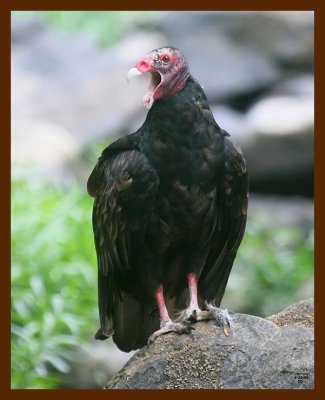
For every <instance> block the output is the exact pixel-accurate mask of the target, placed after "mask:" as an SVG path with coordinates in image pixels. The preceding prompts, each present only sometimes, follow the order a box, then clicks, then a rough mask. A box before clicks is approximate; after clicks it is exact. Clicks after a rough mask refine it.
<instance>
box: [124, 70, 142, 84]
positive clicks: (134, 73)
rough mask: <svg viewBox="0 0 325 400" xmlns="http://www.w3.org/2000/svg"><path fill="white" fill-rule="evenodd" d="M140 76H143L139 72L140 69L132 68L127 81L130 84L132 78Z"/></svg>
mask: <svg viewBox="0 0 325 400" xmlns="http://www.w3.org/2000/svg"><path fill="white" fill-rule="evenodd" d="M139 75H142V72H140V71H139V70H138V68H135V67H134V68H131V69H130V71H129V72H128V73H127V75H126V80H127V81H128V82H130V80H131V79H132V78H134V77H135V76H139Z"/></svg>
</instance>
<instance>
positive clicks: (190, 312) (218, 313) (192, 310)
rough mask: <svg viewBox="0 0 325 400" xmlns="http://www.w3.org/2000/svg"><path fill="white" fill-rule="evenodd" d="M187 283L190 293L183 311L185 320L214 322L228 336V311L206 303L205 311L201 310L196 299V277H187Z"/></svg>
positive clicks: (193, 274) (191, 274) (194, 275)
mask: <svg viewBox="0 0 325 400" xmlns="http://www.w3.org/2000/svg"><path fill="white" fill-rule="evenodd" d="M187 283H188V288H189V292H190V305H189V306H188V308H187V309H186V311H185V315H186V318H187V319H188V320H189V321H204V320H213V319H214V320H216V321H217V322H218V323H220V325H221V326H223V332H224V334H225V335H226V336H228V335H229V328H230V320H231V318H230V316H229V313H228V310H227V309H225V310H222V309H220V308H217V307H215V306H214V305H212V304H208V303H206V308H207V310H204V311H203V310H201V309H200V307H199V305H198V298H197V275H196V274H195V273H193V272H191V273H189V274H188V275H187Z"/></svg>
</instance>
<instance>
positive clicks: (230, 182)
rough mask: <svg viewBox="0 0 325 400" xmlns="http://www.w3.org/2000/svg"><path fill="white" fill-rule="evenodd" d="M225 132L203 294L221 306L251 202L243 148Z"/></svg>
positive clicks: (200, 285)
mask: <svg viewBox="0 0 325 400" xmlns="http://www.w3.org/2000/svg"><path fill="white" fill-rule="evenodd" d="M224 133H225V163H224V174H223V178H222V179H221V181H220V183H219V184H218V188H217V191H216V202H217V213H216V228H215V231H214V233H213V237H212V246H211V250H210V252H209V255H208V257H207V260H206V263H205V266H204V268H203V271H202V273H201V276H200V280H199V287H200V293H201V297H202V298H203V299H205V300H207V301H209V302H214V303H215V304H216V305H217V306H218V305H220V302H221V299H222V297H223V294H224V291H225V288H226V285H227V282H228V278H229V274H230V271H231V268H232V265H233V262H234V259H235V257H236V253H237V250H238V247H239V245H240V243H241V241H242V238H243V235H244V231H245V226H246V219H247V205H248V175H247V170H246V163H245V160H244V157H243V155H242V152H241V150H240V149H239V148H238V147H236V146H235V145H234V144H233V142H232V141H231V139H230V137H229V135H228V134H227V133H226V132H224Z"/></svg>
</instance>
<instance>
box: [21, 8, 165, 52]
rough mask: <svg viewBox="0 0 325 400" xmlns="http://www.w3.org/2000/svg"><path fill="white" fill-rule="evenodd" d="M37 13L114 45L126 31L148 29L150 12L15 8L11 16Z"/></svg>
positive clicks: (64, 29)
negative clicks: (17, 9)
mask: <svg viewBox="0 0 325 400" xmlns="http://www.w3.org/2000/svg"><path fill="white" fill-rule="evenodd" d="M26 14H29V15H34V16H37V17H39V18H41V19H43V21H45V22H46V23H47V24H49V25H50V26H53V27H54V28H56V29H58V30H60V31H62V32H67V33H70V32H82V33H83V34H85V35H87V36H88V37H91V38H93V39H94V40H95V41H96V42H97V43H99V44H100V45H102V46H108V45H112V44H114V43H115V42H116V41H117V40H119V39H121V38H122V37H123V35H124V34H125V33H126V32H127V31H128V32H129V31H130V30H132V29H134V28H136V27H137V26H141V28H142V29H150V27H151V26H152V24H153V23H154V17H155V15H156V14H157V12H154V11H24V12H22V11H16V12H15V13H14V17H19V16H24V15H26Z"/></svg>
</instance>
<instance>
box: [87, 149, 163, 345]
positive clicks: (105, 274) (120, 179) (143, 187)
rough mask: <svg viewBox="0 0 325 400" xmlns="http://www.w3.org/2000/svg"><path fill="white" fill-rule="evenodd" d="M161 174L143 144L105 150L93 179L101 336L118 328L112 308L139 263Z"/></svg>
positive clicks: (101, 337)
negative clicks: (116, 150) (137, 147)
mask: <svg viewBox="0 0 325 400" xmlns="http://www.w3.org/2000/svg"><path fill="white" fill-rule="evenodd" d="M158 183H159V179H158V175H157V174H156V172H155V171H154V170H153V169H152V167H151V165H150V164H149V162H148V160H147V158H146V157H145V156H144V155H143V154H142V153H141V152H140V151H138V150H130V151H123V152H121V153H117V154H109V155H104V156H102V157H101V158H100V159H99V161H98V163H97V165H96V167H95V169H94V171H93V172H92V174H91V176H90V178H89V180H88V188H90V192H91V194H92V195H94V197H95V201H94V207H93V230H94V238H95V247H96V252H97V259H98V304H99V317H100V325H101V328H100V329H99V331H98V332H97V334H96V338H97V339H104V338H106V337H107V336H110V335H112V334H113V322H112V315H113V308H114V304H115V301H116V298H117V296H118V298H122V292H123V289H124V286H123V285H124V284H125V285H127V284H128V279H130V274H129V272H130V271H131V270H132V269H134V268H136V263H134V261H135V260H136V255H137V253H138V249H139V248H142V247H143V241H144V236H145V231H146V225H147V221H148V219H149V217H150V215H151V213H152V208H153V204H154V200H155V196H156V192H157V187H158Z"/></svg>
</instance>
